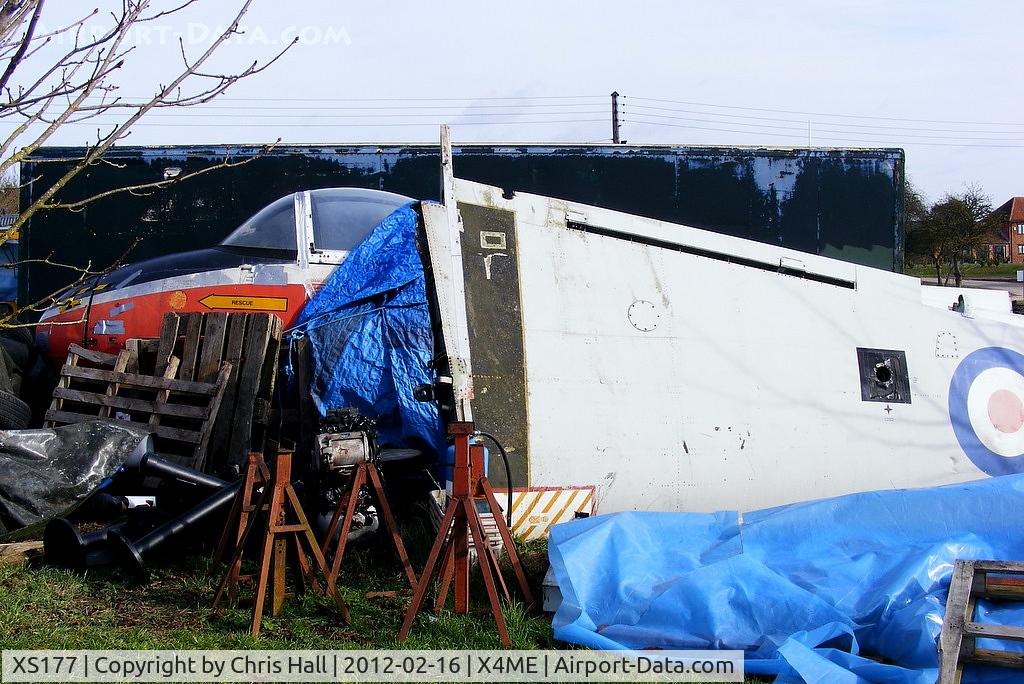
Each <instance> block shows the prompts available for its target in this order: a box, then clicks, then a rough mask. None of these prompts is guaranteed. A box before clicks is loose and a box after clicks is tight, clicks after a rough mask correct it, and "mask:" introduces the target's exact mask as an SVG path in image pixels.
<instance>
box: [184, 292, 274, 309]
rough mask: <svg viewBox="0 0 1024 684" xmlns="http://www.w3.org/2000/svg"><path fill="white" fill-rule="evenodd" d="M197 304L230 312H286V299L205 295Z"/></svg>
mask: <svg viewBox="0 0 1024 684" xmlns="http://www.w3.org/2000/svg"><path fill="white" fill-rule="evenodd" d="M199 303H200V304H202V305H203V306H205V307H206V308H207V309H229V310H232V311H287V310H288V298H287V297H252V296H249V295H233V294H226V295H219V294H211V295H206V296H205V297H203V298H202V299H200V300H199Z"/></svg>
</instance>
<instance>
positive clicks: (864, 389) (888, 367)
mask: <svg viewBox="0 0 1024 684" xmlns="http://www.w3.org/2000/svg"><path fill="white" fill-rule="evenodd" d="M857 366H858V367H859V368H860V398H861V400H863V401H879V402H884V403H887V404H909V403H910V374H909V373H908V372H907V354H906V352H902V351H898V350H896V349H866V348H863V347H857Z"/></svg>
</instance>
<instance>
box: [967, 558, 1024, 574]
mask: <svg viewBox="0 0 1024 684" xmlns="http://www.w3.org/2000/svg"><path fill="white" fill-rule="evenodd" d="M972 562H973V563H974V569H975V571H977V572H1001V573H1003V574H1006V575H1013V574H1022V575H1024V562H1022V561H997V560H978V561H972Z"/></svg>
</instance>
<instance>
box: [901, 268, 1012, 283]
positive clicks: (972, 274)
mask: <svg viewBox="0 0 1024 684" xmlns="http://www.w3.org/2000/svg"><path fill="white" fill-rule="evenodd" d="M1017 271H1024V264H964V265H962V266H961V267H960V272H961V273H963V275H964V276H965V277H967V278H999V279H1005V280H1016V279H1017ZM905 273H906V274H907V275H915V276H919V277H922V278H930V279H931V281H932V282H933V283H934V282H935V267H934V266H908V267H907V268H906V270H905ZM942 275H943V278H945V275H946V273H945V271H943V273H942ZM950 282H952V278H950Z"/></svg>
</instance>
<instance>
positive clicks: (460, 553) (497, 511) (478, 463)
mask: <svg viewBox="0 0 1024 684" xmlns="http://www.w3.org/2000/svg"><path fill="white" fill-rule="evenodd" d="M473 433H474V426H473V423H469V422H460V423H451V424H450V425H449V426H448V434H450V435H451V436H452V437H454V439H455V468H454V471H453V474H452V496H451V498H450V499H449V500H448V507H447V509H446V510H445V514H444V519H443V520H442V521H441V525H440V527H439V528H438V531H437V537H436V538H435V539H434V544H433V546H432V547H431V549H430V555H429V556H428V557H427V564H426V567H424V568H423V574H422V575H421V576H420V580H419V582H418V583H417V584H416V591H415V592H413V597H412V602H411V603H410V604H409V608H408V610H407V611H406V613H405V619H404V621H403V622H402V629H401V631H400V632H399V633H398V640H399V641H400V642H402V641H405V639H406V637H408V636H409V630H411V629H412V623H413V621H414V620H415V619H416V615H417V614H418V613H419V611H420V608H421V606H422V605H423V601H424V599H425V598H426V595H427V589H428V588H429V586H430V581H431V579H432V578H433V576H434V570H435V568H436V566H437V561H438V559H439V558H444V561H443V564H442V567H441V572H440V579H441V588H440V590H439V591H438V594H437V600H436V601H435V603H434V609H435V610H440V609H441V608H442V607H443V606H444V604H445V601H446V600H447V598H448V590H449V588H450V586H451V584H452V583H453V581H454V584H455V612H456V613H460V614H463V615H465V614H466V613H468V612H469V544H470V534H471V533H472V543H473V546H474V547H475V548H476V557H477V560H478V562H479V564H480V574H481V575H483V580H484V586H485V587H486V589H487V598H488V600H489V601H490V604H491V614H492V615H493V616H494V622H495V623H496V624H497V626H498V634H499V635H500V636H501V643H502V644H504V645H505V647H506V648H507V647H509V646H511V642H510V641H509V638H508V629H507V628H506V627H505V618H504V617H503V616H502V614H501V604H500V603H499V601H498V590H497V586H496V584H495V575H496V576H497V579H498V581H499V582H500V583H501V589H502V592H503V593H504V594H505V598H506V600H508V599H509V598H510V595H509V591H508V587H507V586H506V584H505V579H504V577H502V574H501V568H500V566H499V565H498V559H497V557H496V556H495V555H494V550H493V549H492V548H491V545H490V544H489V543H488V542H487V536H486V535H485V533H484V528H483V524H482V523H481V521H480V514H479V513H477V509H476V499H478V498H479V499H484V500H486V501H487V505H488V507H489V508H490V510H491V514H492V515H493V516H494V523H495V525H496V526H497V528H498V533H499V534H500V535H501V539H502V541H503V542H504V544H505V551H506V553H508V559H509V562H510V563H511V564H512V569H513V571H514V572H515V575H516V579H517V580H518V582H519V589H520V591H521V592H522V594H523V598H524V599H525V600H526V604H527V607H530V606H532V605H533V594H532V593H531V592H530V588H529V586H527V583H526V574H525V573H524V572H523V566H522V564H521V563H520V562H519V555H518V554H517V553H516V547H515V544H514V542H513V541H512V533H511V532H509V529H508V526H507V525H506V524H505V519H504V518H503V517H502V515H501V507H499V506H498V501H497V499H495V498H494V490H493V489H492V488H491V483H490V482H489V481H488V479H487V477H486V476H485V475H484V474H483V472H484V465H483V459H484V448H483V447H482V446H481V445H479V444H471V443H470V442H471V439H472V437H473Z"/></svg>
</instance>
